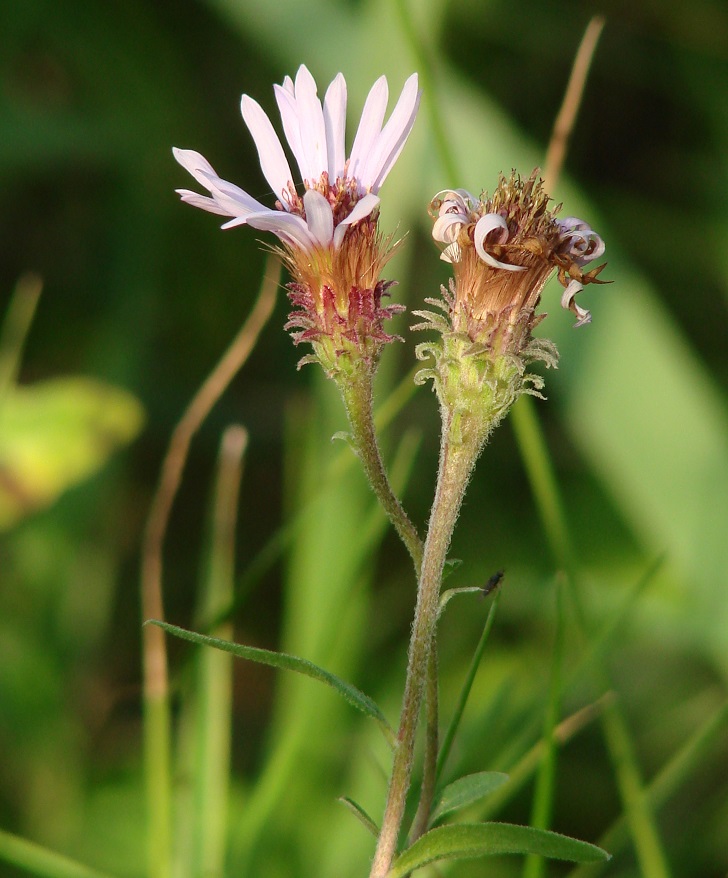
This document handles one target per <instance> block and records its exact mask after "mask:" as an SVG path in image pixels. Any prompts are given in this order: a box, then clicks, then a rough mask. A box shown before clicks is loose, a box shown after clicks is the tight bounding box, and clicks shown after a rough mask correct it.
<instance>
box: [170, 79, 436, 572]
mask: <svg viewBox="0 0 728 878" xmlns="http://www.w3.org/2000/svg"><path fill="white" fill-rule="evenodd" d="M274 89H275V97H276V102H277V104H278V109H279V110H280V114H281V122H282V126H283V131H284V134H285V137H286V140H287V142H288V146H289V147H290V150H291V152H292V153H293V156H294V158H295V159H296V163H297V165H298V169H299V172H300V177H301V181H302V187H299V188H298V189H297V188H296V185H295V184H294V179H293V174H292V173H291V169H290V165H289V163H288V159H287V158H286V155H285V152H284V150H283V146H282V144H281V141H280V139H279V137H278V135H277V134H276V132H275V129H274V128H273V125H272V123H271V121H270V119H269V118H268V116H267V115H266V113H265V112H264V111H263V109H262V108H261V106H260V105H259V104H258V103H257V102H256V101H255V100H253V98H251V97H249V96H248V95H243V97H242V101H241V111H242V115H243V119H244V121H245V123H246V125H247V126H248V129H249V130H250V133H251V135H252V136H253V140H254V141H255V145H256V147H257V150H258V157H259V159H260V166H261V170H262V171H263V175H264V176H265V178H266V180H267V181H268V183H269V185H270V187H271V189H272V190H273V192H274V194H275V195H276V199H277V200H276V202H275V206H274V207H266V206H265V205H264V204H262V203H261V202H259V201H258V200H256V199H255V198H253V197H252V196H251V195H249V194H248V193H247V192H245V191H244V190H243V189H240V188H239V187H238V186H235V185H234V184H232V183H229V182H227V181H226V180H223V179H221V178H220V177H218V175H217V174H216V172H215V170H214V169H213V167H212V166H211V165H210V163H209V162H208V161H207V160H206V159H205V158H204V157H203V156H202V155H200V153H198V152H195V151H193V150H188V149H174V150H173V152H174V156H175V158H176V159H177V161H178V162H179V163H180V164H181V165H182V166H183V167H184V168H185V169H186V170H187V171H189V173H190V174H191V175H192V176H193V177H194V178H195V180H197V182H198V183H199V184H200V185H201V186H202V187H203V188H204V189H206V190H207V191H208V192H209V193H210V194H209V195H200V194H199V193H197V192H192V191H190V190H188V189H178V190H177V192H178V193H179V195H180V196H181V197H182V200H183V201H184V202H186V203H188V204H192V205H193V206H195V207H200V208H202V209H203V210H207V211H209V212H211V213H217V214H220V215H222V216H226V217H230V218H231V219H229V220H228V221H227V222H225V223H224V224H223V226H222V228H223V229H229V228H233V227H235V226H239V225H248V226H252V227H253V228H255V229H261V230H265V231H271V232H273V233H274V234H275V235H276V236H277V238H278V240H279V242H280V246H279V247H275V248H274V249H275V250H276V252H278V253H279V254H280V256H281V257H282V259H283V261H284V263H285V265H286V266H287V268H288V270H289V272H290V275H291V278H292V280H291V282H290V283H289V284H288V295H289V298H290V300H291V303H292V304H293V306H294V310H293V312H292V313H291V314H290V316H289V319H288V323H287V324H286V328H287V329H289V330H292V333H291V334H292V337H293V341H294V343H295V344H300V343H301V342H308V343H310V344H311V346H312V348H313V353H312V354H309V355H307V356H305V357H303V358H302V360H301V361H300V363H299V365H302V364H303V363H308V362H318V363H320V364H321V366H322V367H323V369H324V371H325V373H326V374H327V376H328V377H330V378H332V379H333V380H334V381H336V383H337V385H338V386H339V389H340V391H341V394H342V398H343V400H344V405H345V407H346V410H347V414H348V417H349V423H350V424H351V428H352V432H351V436H350V437H349V438H350V443H351V446H352V448H353V449H354V451H355V452H356V454H357V455H358V456H359V458H360V459H361V461H362V464H363V466H364V469H365V471H366V474H367V476H368V478H369V481H370V483H371V484H372V487H373V489H374V491H375V493H376V494H377V496H378V498H379V499H380V501H381V502H382V504H383V505H384V508H385V510H386V511H387V513H388V515H389V516H390V518H391V520H392V522H393V523H394V525H395V527H396V528H397V530H398V532H399V534H400V536H401V537H402V539H403V540H404V542H405V544H406V545H407V547H408V549H409V551H410V554H412V556H413V559H414V560H415V563H416V564H417V563H419V556H420V553H421V549H420V545H421V542H420V538H419V536H418V534H417V531H416V529H415V528H414V526H413V525H412V523H411V522H410V521H409V518H408V517H407V515H406V514H405V512H404V510H403V509H402V507H401V504H400V503H399V501H398V500H397V498H396V497H395V496H394V494H393V492H392V490H391V488H390V486H389V482H388V479H387V476H386V472H385V470H384V466H383V464H382V461H381V456H380V453H379V449H378V445H377V440H376V435H375V432H374V425H373V418H372V380H373V376H374V372H375V370H376V368H377V364H378V362H379V357H380V354H381V352H382V349H383V347H384V345H385V344H386V343H387V342H390V341H393V340H394V339H395V338H396V336H393V335H390V334H388V333H387V332H385V330H384V327H383V322H384V320H386V319H387V318H390V317H392V316H393V315H394V314H397V313H399V312H401V311H403V310H404V306H402V305H397V304H393V305H392V304H391V305H384V304H382V299H383V298H384V297H385V296H386V295H387V294H388V289H389V287H391V286H392V284H393V281H387V280H384V279H383V278H382V277H381V273H382V270H383V269H384V266H385V265H386V263H387V261H388V260H389V258H390V257H391V256H392V254H393V252H394V249H395V247H396V244H395V243H393V241H392V238H391V237H386V236H384V235H382V233H381V232H380V230H379V227H378V221H379V203H380V199H379V195H378V193H379V190H380V188H381V186H382V184H383V183H384V181H385V179H386V177H387V175H388V174H389V172H390V171H391V170H392V167H393V166H394V164H395V162H396V161H397V158H398V157H399V154H400V153H401V151H402V149H403V147H404V145H405V143H406V141H407V138H408V137H409V134H410V131H411V130H412V126H413V125H414V121H415V117H416V115H417V110H418V108H419V103H420V95H421V92H420V91H419V88H418V78H417V74H416V73H413V74H412V75H411V76H410V77H409V78H408V79H407V81H406V82H405V84H404V87H403V89H402V92H401V94H400V96H399V99H398V101H397V103H396V105H395V107H394V109H393V110H392V113H391V115H390V117H389V119H388V120H387V122H386V124H385V123H384V116H385V112H386V109H387V102H388V97H389V89H388V85H387V80H386V78H385V77H384V76H381V77H380V78H379V79H378V80H377V81H376V82H375V83H374V85H373V86H372V88H371V90H370V92H369V95H368V97H367V99H366V101H365V103H364V109H363V111H362V115H361V120H360V122H359V126H358V128H357V132H356V135H355V137H354V142H353V145H352V147H351V152H350V154H349V157H348V158H346V146H345V129H346V104H347V92H346V81H345V80H344V77H343V76H342V74H341V73H339V74H338V75H337V76H336V77H335V78H334V80H333V82H332V83H331V84H330V85H329V87H328V88H327V90H326V94H325V96H324V99H323V102H322V101H321V100H320V99H319V98H318V95H317V88H316V83H315V81H314V79H313V76H312V75H311V73H310V72H309V71H308V69H307V68H306V67H305V66H303V65H302V66H301V67H299V69H298V72H297V74H296V79H295V82H294V81H293V80H292V79H291V78H290V77H288V76H287V77H286V78H285V79H284V80H283V84H282V85H275V86H274ZM301 188H302V189H303V192H301V191H300V189H301Z"/></svg>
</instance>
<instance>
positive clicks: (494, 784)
mask: <svg viewBox="0 0 728 878" xmlns="http://www.w3.org/2000/svg"><path fill="white" fill-rule="evenodd" d="M507 780H508V775H507V774H503V772H501V771H479V772H477V773H476V774H467V775H465V777H461V778H458V780H455V781H453V782H452V783H451V784H448V785H447V786H446V787H445V789H444V790H443V791H442V795H441V796H440V797H439V800H438V802H437V805H436V806H435V810H434V811H433V812H432V821H433V822H434V821H435V820H438V819H439V818H440V817H444V816H445V814H451V813H452V812H453V811H457V810H458V808H464V807H465V806H466V805H471V804H472V803H473V802H477V801H479V800H480V799H484V798H485V797H486V796H487V795H488V793H491V792H492V791H493V790H496V789H498V787H500V786H502V785H503V784H504V783H505V782H506V781H507Z"/></svg>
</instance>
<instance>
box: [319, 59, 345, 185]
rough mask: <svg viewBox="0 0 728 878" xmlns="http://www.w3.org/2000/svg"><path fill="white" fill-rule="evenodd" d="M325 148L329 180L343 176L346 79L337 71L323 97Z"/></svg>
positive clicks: (333, 181)
mask: <svg viewBox="0 0 728 878" xmlns="http://www.w3.org/2000/svg"><path fill="white" fill-rule="evenodd" d="M324 124H325V125H326V149H327V152H328V158H329V167H328V171H329V182H330V183H332V184H333V183H335V182H336V180H337V178H338V177H343V176H344V167H345V165H346V142H345V135H346V80H345V79H344V77H343V76H342V75H341V73H337V74H336V77H335V79H334V80H333V82H332V83H331V85H330V86H329V87H328V88H327V89H326V95H325V97H324Z"/></svg>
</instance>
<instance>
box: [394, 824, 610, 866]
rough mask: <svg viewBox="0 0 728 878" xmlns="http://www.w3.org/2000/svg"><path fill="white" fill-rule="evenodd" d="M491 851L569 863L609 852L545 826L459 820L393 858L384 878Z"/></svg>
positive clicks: (604, 856)
mask: <svg viewBox="0 0 728 878" xmlns="http://www.w3.org/2000/svg"><path fill="white" fill-rule="evenodd" d="M493 854H539V855H540V856H542V857H550V858H551V859H555V860H570V861H571V862H573V863H599V862H601V861H602V860H608V859H609V854H607V853H606V851H603V850H602V849H601V848H598V847H596V846H595V845H592V844H588V843H587V842H585V841H578V840H577V839H575V838H569V837H568V836H566V835H559V834H558V833H556V832H549V831H548V830H545V829H534V828H533V827H531V826H515V825H514V824H512V823H459V824H453V825H452V826H440V827H439V828H438V829H433V830H431V831H430V832H428V833H426V834H425V835H423V836H422V838H420V839H418V840H417V841H416V842H415V843H414V844H413V845H412V847H410V848H409V849H408V850H406V851H405V852H404V853H403V854H402V856H400V857H399V858H398V859H397V860H396V861H395V864H394V866H393V867H392V869H391V870H390V871H389V872H388V874H387V878H405V876H406V875H409V873H410V872H413V871H414V870H415V869H419V868H420V867H422V866H426V865H427V864H428V863H434V862H436V861H437V860H454V859H457V860H471V859H476V858H478V857H485V856H490V855H493Z"/></svg>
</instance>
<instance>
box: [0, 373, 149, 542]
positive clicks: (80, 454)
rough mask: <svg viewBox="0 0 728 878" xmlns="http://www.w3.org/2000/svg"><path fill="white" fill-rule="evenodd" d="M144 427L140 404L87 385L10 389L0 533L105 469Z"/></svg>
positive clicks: (2, 449)
mask: <svg viewBox="0 0 728 878" xmlns="http://www.w3.org/2000/svg"><path fill="white" fill-rule="evenodd" d="M142 421H143V412H142V407H141V405H140V403H139V402H138V401H137V400H136V398H135V397H133V396H132V395H131V394H129V393H127V392H126V391H124V390H121V389H119V388H117V387H112V386H110V385H106V384H102V383H100V382H98V381H92V380H90V379H88V378H58V379H54V380H52V381H45V382H43V383H40V384H35V385H31V386H29V387H11V388H9V389H8V391H7V393H6V395H5V397H4V398H3V401H2V408H0V530H7V529H8V528H10V527H12V526H13V525H14V524H15V523H16V522H17V521H19V520H20V519H21V518H23V517H24V516H25V515H27V514H29V513H31V512H33V511H35V510H37V509H42V508H44V507H46V506H49V505H50V504H51V503H53V502H54V501H55V500H56V499H57V497H58V496H59V495H60V494H62V493H63V491H65V490H66V489H67V488H69V487H71V486H72V485H74V484H76V483H77V482H80V481H82V480H83V479H85V478H87V477H88V476H90V475H92V474H93V473H94V472H96V471H97V470H98V469H100V468H101V467H102V466H103V464H104V463H106V461H107V459H108V458H109V456H110V455H111V454H112V453H113V452H114V451H115V450H116V449H117V448H118V447H119V446H120V445H123V444H125V443H127V442H130V441H131V440H132V439H133V438H134V437H135V436H136V434H137V433H138V432H139V430H140V429H141V426H142Z"/></svg>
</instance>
